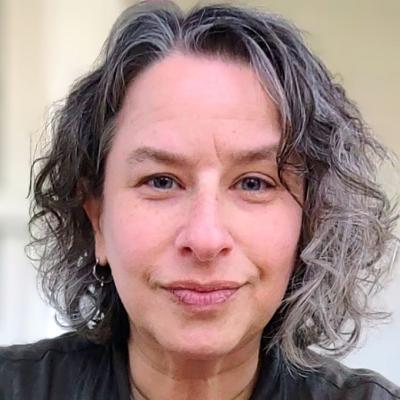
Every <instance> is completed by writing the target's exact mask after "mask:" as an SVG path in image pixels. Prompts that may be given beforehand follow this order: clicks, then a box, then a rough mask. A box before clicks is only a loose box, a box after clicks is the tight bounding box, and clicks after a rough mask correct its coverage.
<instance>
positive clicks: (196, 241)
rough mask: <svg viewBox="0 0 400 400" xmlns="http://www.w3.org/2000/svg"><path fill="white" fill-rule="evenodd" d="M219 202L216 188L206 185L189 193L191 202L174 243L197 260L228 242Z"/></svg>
mask: <svg viewBox="0 0 400 400" xmlns="http://www.w3.org/2000/svg"><path fill="white" fill-rule="evenodd" d="M222 212H223V204H222V199H221V196H220V194H219V191H218V188H217V187H216V186H213V185H208V187H207V188H204V190H199V191H198V192H196V193H194V194H193V195H192V199H191V205H190V208H189V212H188V215H187V217H186V221H185V224H184V227H183V229H182V231H181V232H180V234H179V240H178V246H179V248H180V250H181V251H184V252H186V253H188V252H190V253H191V254H192V255H194V256H195V257H196V258H198V259H199V260H200V261H211V260H212V259H214V258H215V257H216V256H218V254H220V253H221V252H224V251H225V252H226V251H227V250H228V249H230V248H231V246H232V241H231V238H230V235H229V232H228V230H227V227H226V226H225V223H224V220H223V215H222Z"/></svg>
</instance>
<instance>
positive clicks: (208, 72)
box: [110, 53, 281, 160]
mask: <svg viewBox="0 0 400 400" xmlns="http://www.w3.org/2000/svg"><path fill="white" fill-rule="evenodd" d="M278 121H279V118H278V111H277V109H276V107H275V105H274V103H273V101H272V100H271V98H270V97H269V95H268V94H267V93H266V91H265V90H264V89H263V86H262V85H261V83H260V82H259V80H258V77H257V75H256V73H255V72H254V71H253V70H252V68H250V67H249V66H247V65H244V64H241V63H238V62H233V61H225V60H221V59H218V58H210V57H205V56H197V55H196V56H194V55H183V54H180V53H177V54H172V55H169V56H167V57H166V58H164V59H163V60H161V61H159V62H157V63H156V64H154V65H152V66H150V67H148V68H147V69H146V70H144V71H143V72H142V73H141V74H140V75H139V76H138V77H136V79H135V80H134V81H133V82H131V84H130V85H129V86H128V89H127V92H126V95H125V99H124V102H123V105H122V109H121V111H120V113H119V115H118V118H117V124H116V132H115V137H114V142H113V146H112V148H111V154H110V155H112V154H114V156H115V157H113V158H114V159H115V158H124V159H127V158H129V156H127V155H126V154H127V153H128V152H130V153H131V152H132V151H134V150H135V149H137V148H141V147H143V146H150V147H155V146H156V147H157V148H158V149H164V150H168V151H170V152H175V153H181V154H185V156H186V157H192V158H193V159H203V160H206V159H207V160H211V159H212V158H214V160H217V159H218V160H221V159H222V158H225V159H228V158H229V153H243V152H246V151H250V152H251V151H254V150H255V149H260V148H265V147H269V148H271V147H273V146H277V144H278V143H279V141H280V135H281V130H280V125H279V122H278Z"/></svg>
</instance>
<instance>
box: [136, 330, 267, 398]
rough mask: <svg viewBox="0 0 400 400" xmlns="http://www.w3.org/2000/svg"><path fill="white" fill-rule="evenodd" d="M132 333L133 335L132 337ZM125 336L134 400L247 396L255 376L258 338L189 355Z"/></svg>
mask: <svg viewBox="0 0 400 400" xmlns="http://www.w3.org/2000/svg"><path fill="white" fill-rule="evenodd" d="M133 337H134V339H133ZM141 339H142V338H141V337H140V334H137V332H136V334H133V335H132V336H131V339H130V340H129V363H130V371H131V378H132V393H133V396H134V399H135V400H169V399H174V400H188V399H190V400H200V399H201V400H248V399H249V398H250V396H251V393H252V390H253V387H254V384H255V381H256V378H257V366H258V353H259V340H258V339H259V338H257V339H254V340H252V341H251V342H249V343H246V344H244V345H243V346H242V347H241V348H240V349H238V350H235V351H234V352H232V353H231V354H229V355H224V356H223V357H216V358H215V359H213V358H207V359H197V358H195V359H193V358H190V357H187V356H182V355H179V354H170V353H168V352H166V351H163V350H161V349H155V348H154V347H153V348H151V347H148V345H146V343H145V342H146V340H144V341H143V340H141Z"/></svg>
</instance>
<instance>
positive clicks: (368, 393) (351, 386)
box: [300, 358, 400, 400]
mask: <svg viewBox="0 0 400 400" xmlns="http://www.w3.org/2000/svg"><path fill="white" fill-rule="evenodd" d="M323 360H324V362H323V365H322V367H321V368H320V369H318V370H317V371H314V372H312V373H309V374H307V375H306V376H304V377H303V378H302V379H301V380H300V381H302V382H303V383H304V384H306V386H308V387H309V388H312V389H313V390H318V391H320V393H321V394H324V395H325V396H326V397H325V398H329V399H338V400H339V399H340V400H359V399H360V400H361V399H362V400H375V399H376V400H377V399H379V400H393V399H400V388H399V387H398V386H396V385H395V384H394V383H392V382H390V381H389V380H387V379H386V378H384V377H383V376H382V375H380V374H378V373H377V372H374V371H371V370H367V369H352V368H349V367H346V366H345V365H343V364H342V363H340V362H338V361H334V360H331V359H328V358H326V359H323Z"/></svg>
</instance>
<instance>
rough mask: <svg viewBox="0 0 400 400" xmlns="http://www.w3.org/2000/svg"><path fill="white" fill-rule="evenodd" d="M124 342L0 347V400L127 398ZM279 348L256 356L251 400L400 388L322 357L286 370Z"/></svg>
mask: <svg viewBox="0 0 400 400" xmlns="http://www.w3.org/2000/svg"><path fill="white" fill-rule="evenodd" d="M127 354H128V352H127V348H126V345H116V344H108V345H96V344H93V343H91V342H90V341H88V340H87V339H84V338H82V337H80V336H78V335H77V334H74V333H68V334H65V335H62V336H60V337H58V338H55V339H48V340H42V341H40V342H38V343H35V344H30V345H17V346H10V347H5V348H0V400H50V399H51V400H78V399H79V400H91V399H93V400H117V399H118V400H129V396H130V394H129V393H130V385H129V376H128V367H127V366H128V359H127ZM279 354H280V353H279V350H278V349H274V350H273V351H271V352H270V353H268V355H261V356H260V373H259V377H258V380H257V383H256V386H255V389H254V392H253V394H252V397H251V400H361V399H362V400H370V399H374V400H375V399H379V400H393V399H400V389H399V388H398V387H396V386H395V385H394V384H392V383H390V382H389V381H387V380H386V379H385V378H383V377H382V376H380V375H379V374H376V373H374V372H371V371H367V370H353V369H350V368H347V367H345V366H343V365H342V364H340V363H338V362H335V361H331V360H328V359H327V360H326V363H325V364H326V365H325V366H324V367H323V368H321V369H320V370H318V371H317V372H312V373H308V374H306V375H304V376H303V374H301V375H300V374H290V373H289V372H288V370H287V368H285V367H284V364H283V363H282V361H281V357H280V356H279Z"/></svg>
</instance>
